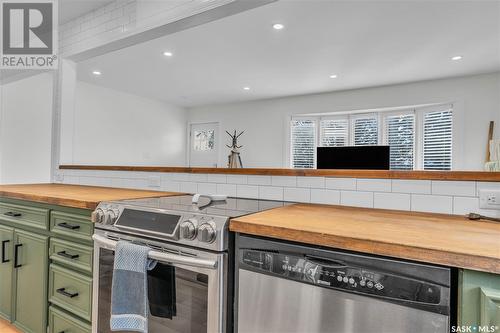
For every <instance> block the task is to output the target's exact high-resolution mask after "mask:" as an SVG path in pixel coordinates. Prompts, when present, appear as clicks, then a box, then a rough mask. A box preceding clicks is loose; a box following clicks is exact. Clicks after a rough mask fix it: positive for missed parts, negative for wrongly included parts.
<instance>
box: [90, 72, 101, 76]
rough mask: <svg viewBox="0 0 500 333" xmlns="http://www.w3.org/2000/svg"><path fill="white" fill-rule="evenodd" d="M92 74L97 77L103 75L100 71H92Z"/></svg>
mask: <svg viewBox="0 0 500 333" xmlns="http://www.w3.org/2000/svg"><path fill="white" fill-rule="evenodd" d="M92 74H94V75H95V76H99V75H101V74H102V73H101V72H100V71H92Z"/></svg>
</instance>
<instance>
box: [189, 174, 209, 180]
mask: <svg viewBox="0 0 500 333" xmlns="http://www.w3.org/2000/svg"><path fill="white" fill-rule="evenodd" d="M207 178H208V176H207V174H205V173H193V174H191V179H190V181H192V182H206V181H207Z"/></svg>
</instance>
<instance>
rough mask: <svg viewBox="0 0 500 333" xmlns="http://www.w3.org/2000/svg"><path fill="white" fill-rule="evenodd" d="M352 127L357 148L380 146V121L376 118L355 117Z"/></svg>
mask: <svg viewBox="0 0 500 333" xmlns="http://www.w3.org/2000/svg"><path fill="white" fill-rule="evenodd" d="M352 127H353V136H354V145H355V146H369V145H377V144H378V119H377V117H376V116H366V117H355V118H354V119H353V125H352Z"/></svg>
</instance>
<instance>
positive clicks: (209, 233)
mask: <svg viewBox="0 0 500 333" xmlns="http://www.w3.org/2000/svg"><path fill="white" fill-rule="evenodd" d="M216 236H217V232H216V230H215V226H214V225H212V224H211V223H203V224H202V225H200V227H199V228H198V240H199V241H200V242H204V243H212V242H213V241H214V240H215V237H216Z"/></svg>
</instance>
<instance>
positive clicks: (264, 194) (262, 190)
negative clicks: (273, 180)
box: [259, 186, 283, 200]
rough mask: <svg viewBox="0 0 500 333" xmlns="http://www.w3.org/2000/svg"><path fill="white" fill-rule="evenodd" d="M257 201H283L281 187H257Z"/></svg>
mask: <svg viewBox="0 0 500 333" xmlns="http://www.w3.org/2000/svg"><path fill="white" fill-rule="evenodd" d="M259 199H265V200H283V187H277V186H259Z"/></svg>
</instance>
